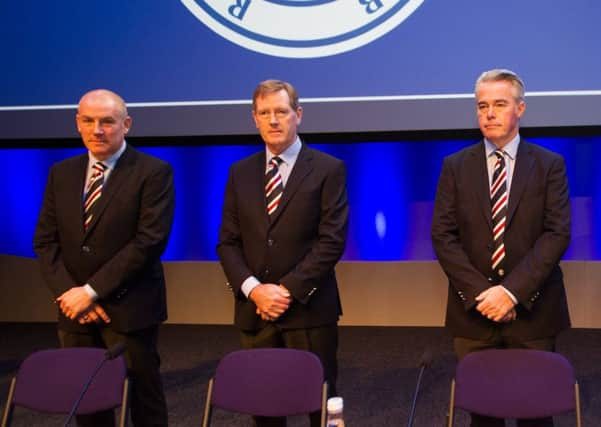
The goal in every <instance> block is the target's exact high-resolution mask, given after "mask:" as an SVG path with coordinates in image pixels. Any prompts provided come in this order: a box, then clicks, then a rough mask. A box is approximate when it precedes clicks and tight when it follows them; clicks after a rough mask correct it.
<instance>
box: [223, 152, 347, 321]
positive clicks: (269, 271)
mask: <svg viewBox="0 0 601 427" xmlns="http://www.w3.org/2000/svg"><path fill="white" fill-rule="evenodd" d="M264 175H265V152H264V151H262V152H259V153H256V154H254V155H252V156H250V157H247V158H245V159H243V160H241V161H239V162H237V163H235V164H234V165H233V166H232V167H231V169H230V174H229V180H228V183H227V187H226V191H225V200H224V206H223V217H222V223H221V229H220V233H219V244H218V246H217V251H218V254H219V258H220V260H221V265H222V266H223V269H224V271H225V275H226V276H227V279H228V281H229V285H230V286H231V288H232V290H233V292H234V296H235V320H234V322H235V324H236V326H238V327H239V328H240V329H242V330H247V331H251V330H257V329H259V328H261V327H262V326H264V323H263V321H262V320H261V319H260V317H259V316H257V314H256V313H255V310H256V306H255V304H254V303H253V302H252V301H250V300H248V299H247V298H246V296H244V294H243V293H242V291H241V285H242V283H243V281H244V280H245V279H246V278H248V277H249V276H252V275H254V276H255V277H257V279H259V281H260V282H261V283H281V284H283V285H284V286H285V287H286V288H287V289H288V290H289V291H290V293H291V294H292V296H293V302H292V304H291V306H290V308H289V309H288V311H287V312H286V313H284V315H283V316H282V317H281V318H280V319H279V320H278V323H279V325H280V326H281V327H282V328H307V327H314V326H320V325H324V324H329V323H333V322H336V321H337V320H338V316H339V315H340V314H342V310H341V305H340V299H339V296H338V286H337V282H336V276H335V274H334V266H335V265H336V263H337V262H338V260H339V259H340V257H341V255H342V253H343V251H344V246H345V242H346V232H347V221H348V205H347V196H346V170H345V167H344V163H343V162H342V161H341V160H338V159H336V158H334V157H332V156H329V155H327V154H325V153H322V152H319V151H317V150H314V149H312V148H309V147H307V146H305V145H304V144H303V146H302V149H301V151H300V153H299V155H298V158H297V160H296V163H295V165H294V168H293V169H292V173H291V174H290V176H289V178H288V182H287V184H286V187H285V189H284V194H283V196H282V200H281V202H280V205H279V207H278V209H277V211H276V212H275V213H274V214H273V218H272V219H271V220H270V219H269V218H268V215H267V212H266V208H265V194H264V185H265V184H264Z"/></svg>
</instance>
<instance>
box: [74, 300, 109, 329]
mask: <svg viewBox="0 0 601 427" xmlns="http://www.w3.org/2000/svg"><path fill="white" fill-rule="evenodd" d="M77 321H78V322H79V323H80V324H82V325H85V324H87V323H103V322H104V323H110V322H111V318H110V317H109V316H108V314H106V311H104V309H103V308H102V307H101V306H100V305H98V304H97V303H94V304H92V305H91V306H90V308H89V309H88V310H87V311H85V312H84V313H82V314H81V315H80V316H79V318H78V319H77Z"/></svg>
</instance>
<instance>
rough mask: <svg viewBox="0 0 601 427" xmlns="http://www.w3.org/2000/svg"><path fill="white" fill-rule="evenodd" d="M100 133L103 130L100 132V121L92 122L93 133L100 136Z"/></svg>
mask: <svg viewBox="0 0 601 427" xmlns="http://www.w3.org/2000/svg"><path fill="white" fill-rule="evenodd" d="M102 132H103V130H102V126H101V125H100V121H98V120H96V121H95V122H94V133H95V134H100V133H102Z"/></svg>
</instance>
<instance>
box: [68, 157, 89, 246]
mask: <svg viewBox="0 0 601 427" xmlns="http://www.w3.org/2000/svg"><path fill="white" fill-rule="evenodd" d="M87 171H88V155H87V154H85V155H82V156H81V158H80V159H79V161H78V163H77V165H76V167H75V168H74V169H73V176H70V177H68V178H67V179H66V180H65V182H66V185H68V186H69V188H67V189H65V196H66V197H68V199H67V202H66V203H67V206H73V207H75V206H79V209H68V210H67V212H69V215H73V218H72V219H70V220H69V222H71V221H72V222H73V223H74V224H76V223H79V224H80V225H81V227H79V230H80V232H81V235H82V236H83V232H84V230H83V198H84V187H85V185H86V178H87Z"/></svg>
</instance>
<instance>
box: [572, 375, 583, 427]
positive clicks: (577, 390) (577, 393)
mask: <svg viewBox="0 0 601 427" xmlns="http://www.w3.org/2000/svg"><path fill="white" fill-rule="evenodd" d="M574 399H575V400H576V402H575V404H576V426H577V427H581V425H582V424H581V421H580V386H579V385H578V381H576V382H575V383H574Z"/></svg>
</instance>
